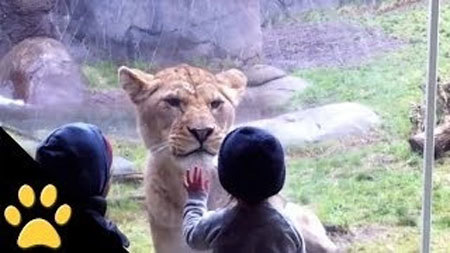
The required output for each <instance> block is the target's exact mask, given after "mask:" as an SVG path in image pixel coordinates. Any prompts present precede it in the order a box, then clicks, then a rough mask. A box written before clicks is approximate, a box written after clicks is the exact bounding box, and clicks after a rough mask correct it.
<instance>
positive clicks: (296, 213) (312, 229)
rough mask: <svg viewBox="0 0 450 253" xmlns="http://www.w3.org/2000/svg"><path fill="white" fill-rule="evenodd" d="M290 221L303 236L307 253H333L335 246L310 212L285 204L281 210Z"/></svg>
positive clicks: (291, 204) (294, 205)
mask: <svg viewBox="0 0 450 253" xmlns="http://www.w3.org/2000/svg"><path fill="white" fill-rule="evenodd" d="M283 211H284V212H283V213H284V214H285V215H286V216H288V217H289V218H290V219H291V221H292V222H293V223H294V226H296V228H297V230H299V231H300V232H301V233H302V234H303V238H304V239H305V246H306V251H307V252H312V253H334V252H337V247H336V245H335V244H334V243H333V242H332V241H331V240H330V238H328V236H327V234H326V231H325V228H324V227H323V225H322V222H320V220H319V218H318V217H317V216H316V214H314V213H313V212H312V211H310V210H308V209H306V208H304V207H301V206H299V205H297V204H294V203H290V202H289V203H287V204H286V205H285V208H284V210H283Z"/></svg>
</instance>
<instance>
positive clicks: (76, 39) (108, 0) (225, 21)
mask: <svg viewBox="0 0 450 253" xmlns="http://www.w3.org/2000/svg"><path fill="white" fill-rule="evenodd" d="M74 2H75V3H74ZM54 17H55V19H56V20H58V21H57V23H58V24H59V26H60V30H64V31H66V32H65V36H64V40H65V41H70V42H71V46H73V47H75V48H78V49H79V51H78V53H82V52H83V50H84V51H85V53H89V54H90V56H96V57H101V58H103V59H105V58H106V59H125V60H129V59H140V60H148V61H154V60H160V61H162V60H173V61H191V62H192V61H198V60H202V59H203V57H218V58H226V57H231V58H238V59H240V60H243V61H246V60H249V59H252V58H258V57H259V56H260V53H261V47H262V34H261V28H260V18H259V0H246V1H241V0H215V1H207V2H205V1H186V0H165V1H154V0H130V1H123V0H97V1H91V0H79V1H71V0H65V1H60V4H59V5H58V8H57V9H56V10H55V13H54ZM67 21H69V22H67ZM66 28H67V29H66Z"/></svg>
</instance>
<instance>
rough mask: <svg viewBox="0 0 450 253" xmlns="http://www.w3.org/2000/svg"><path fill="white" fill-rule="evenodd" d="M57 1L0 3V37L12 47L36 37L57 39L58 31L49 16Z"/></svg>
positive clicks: (25, 0)
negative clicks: (5, 38) (6, 39)
mask: <svg viewBox="0 0 450 253" xmlns="http://www.w3.org/2000/svg"><path fill="white" fill-rule="evenodd" d="M57 1H58V0H2V1H0V30H1V31H0V32H1V33H2V34H1V35H0V37H2V36H6V37H7V38H8V40H9V42H10V43H11V44H12V45H15V44H17V43H19V42H21V41H22V40H24V39H26V38H30V37H37V36H43V37H49V38H54V39H58V38H59V33H58V30H57V28H56V26H55V25H54V24H53V21H52V19H51V16H50V12H51V11H52V10H53V8H54V6H55V5H56V2H57ZM0 49H1V44H0ZM0 53H1V51H0ZM0 56H1V55H0Z"/></svg>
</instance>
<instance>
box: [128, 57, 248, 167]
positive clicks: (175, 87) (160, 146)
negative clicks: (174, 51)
mask: <svg viewBox="0 0 450 253" xmlns="http://www.w3.org/2000/svg"><path fill="white" fill-rule="evenodd" d="M119 80H120V83H121V85H122V87H123V89H124V90H125V91H126V92H127V93H128V95H129V97H130V98H131V100H132V101H133V103H134V104H135V105H136V108H137V113H138V121H139V128H140V132H141V135H142V136H143V138H144V141H145V144H146V146H147V147H148V148H149V149H150V150H151V151H152V152H153V153H154V154H155V155H158V152H163V151H164V152H167V151H168V152H169V153H170V155H171V156H172V157H173V158H175V159H176V160H186V159H189V158H190V159H192V157H196V158H195V159H198V158H202V157H205V156H206V157H209V156H214V155H216V154H217V152H218V150H219V147H220V144H221V142H222V140H223V138H224V137H225V134H226V133H227V131H228V130H229V128H230V127H231V125H232V124H233V121H234V114H235V107H236V106H237V104H238V103H239V100H240V99H241V97H242V95H243V93H244V91H245V87H246V83H247V79H246V78H245V76H244V74H243V73H242V72H240V71H238V70H236V69H231V70H228V71H225V72H222V73H219V74H217V75H213V74H211V73H210V72H207V71H205V70H203V69H200V68H195V67H191V66H188V65H180V66H176V67H173V68H167V69H164V70H162V71H160V72H158V73H156V74H155V75H150V74H147V73H145V72H142V71H140V70H137V69H129V68H127V67H121V68H120V69H119Z"/></svg>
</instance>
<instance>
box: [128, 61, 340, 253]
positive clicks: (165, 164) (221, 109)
mask: <svg viewBox="0 0 450 253" xmlns="http://www.w3.org/2000/svg"><path fill="white" fill-rule="evenodd" d="M119 82H120V84H121V86H122V87H123V89H124V90H125V91H126V92H127V93H128V95H129V98H130V99H131V101H132V102H133V103H134V105H135V107H136V112H137V120H138V127H139V131H140V134H141V136H142V138H143V140H144V142H145V145H146V147H147V148H148V149H149V151H150V158H149V164H148V169H147V170H146V175H145V189H146V203H147V209H148V215H149V220H150V228H151V233H152V238H153V243H154V247H155V249H156V252H158V253H182V252H192V250H190V249H189V248H188V247H187V245H186V244H185V242H184V241H183V240H182V234H181V231H182V229H181V225H182V211H183V206H184V204H185V201H186V197H187V194H186V192H185V189H184V188H183V183H182V180H183V175H184V173H185V170H186V169H190V168H193V167H194V166H199V167H202V168H204V169H206V170H207V171H208V174H209V177H210V182H211V192H210V194H209V199H208V207H209V208H211V209H214V208H217V207H223V206H225V205H226V204H227V202H229V198H228V196H227V194H226V193H225V192H224V191H223V189H222V187H221V186H220V184H219V182H218V179H217V172H216V170H215V168H216V166H215V164H214V162H213V161H214V157H215V156H216V154H217V153H218V150H219V147H220V144H221V142H222V140H223V138H224V137H225V135H226V133H227V132H228V131H229V130H230V128H231V126H232V124H233V122H234V116H235V108H236V106H237V105H238V104H239V101H240V100H241V98H242V96H243V95H244V92H245V89H246V85H247V78H246V77H245V75H244V74H243V73H242V72H241V71H239V70H236V69H230V70H228V71H224V72H221V73H219V74H216V75H214V74H212V73H210V72H208V71H206V70H203V69H200V68H196V67H192V66H189V65H179V66H176V67H172V68H167V69H164V70H162V71H160V72H158V73H156V74H155V75H151V74H148V73H145V72H143V71H140V70H138V69H130V68H127V67H121V68H120V69H119ZM272 203H273V204H274V206H276V207H277V208H278V209H279V210H280V211H282V212H284V213H286V214H287V215H289V216H291V218H292V219H293V220H294V222H295V223H296V225H297V227H298V228H299V230H300V231H301V232H302V233H303V234H304V237H305V241H306V247H307V250H308V252H332V251H334V249H335V247H334V245H333V243H332V242H331V241H330V240H329V239H328V237H327V236H326V234H325V230H324V229H323V226H322V224H321V223H320V221H319V220H318V219H317V217H316V216H315V215H314V214H312V213H308V212H307V211H306V210H304V209H302V208H301V207H299V206H297V205H295V204H291V203H289V204H288V203H286V202H285V201H284V200H283V199H282V198H281V197H275V198H273V200H272Z"/></svg>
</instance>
